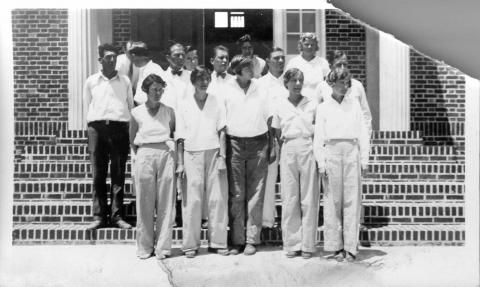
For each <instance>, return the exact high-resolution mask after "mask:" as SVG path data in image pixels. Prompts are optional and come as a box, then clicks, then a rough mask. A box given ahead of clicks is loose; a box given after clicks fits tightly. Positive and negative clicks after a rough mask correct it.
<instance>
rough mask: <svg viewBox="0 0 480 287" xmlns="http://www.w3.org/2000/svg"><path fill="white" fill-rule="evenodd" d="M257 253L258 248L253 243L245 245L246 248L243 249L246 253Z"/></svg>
mask: <svg viewBox="0 0 480 287" xmlns="http://www.w3.org/2000/svg"><path fill="white" fill-rule="evenodd" d="M255 253H257V248H255V246H254V245H252V244H247V245H245V250H243V254H244V255H253V254H255Z"/></svg>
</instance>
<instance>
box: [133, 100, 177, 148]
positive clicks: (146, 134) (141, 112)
mask: <svg viewBox="0 0 480 287" xmlns="http://www.w3.org/2000/svg"><path fill="white" fill-rule="evenodd" d="M132 117H133V119H134V120H135V121H136V122H137V124H138V131H137V134H136V135H135V139H134V141H133V143H134V144H135V145H138V146H140V145H142V144H147V143H161V142H166V141H168V140H171V137H170V134H171V130H170V127H171V126H175V122H174V121H175V115H174V113H173V109H172V108H170V107H167V106H165V105H160V107H159V108H158V111H157V113H156V114H155V115H154V116H152V115H151V114H150V113H149V112H148V108H147V106H146V105H145V104H141V105H139V106H137V107H135V108H134V109H132ZM172 122H173V123H172Z"/></svg>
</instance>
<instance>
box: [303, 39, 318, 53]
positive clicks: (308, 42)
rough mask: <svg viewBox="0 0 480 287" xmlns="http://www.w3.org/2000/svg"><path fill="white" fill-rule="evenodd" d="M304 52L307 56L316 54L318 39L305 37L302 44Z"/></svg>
mask: <svg viewBox="0 0 480 287" xmlns="http://www.w3.org/2000/svg"><path fill="white" fill-rule="evenodd" d="M301 45H302V46H301V49H302V54H303V55H305V56H312V55H315V52H316V51H317V41H316V40H314V39H305V40H304V41H302V44H301Z"/></svg>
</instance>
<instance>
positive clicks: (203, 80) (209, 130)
mask: <svg viewBox="0 0 480 287" xmlns="http://www.w3.org/2000/svg"><path fill="white" fill-rule="evenodd" d="M190 80H191V82H192V84H193V86H189V88H187V90H186V94H185V96H184V98H183V101H182V102H181V104H180V105H179V106H178V109H177V134H176V137H177V141H178V154H179V160H178V167H177V176H180V177H184V176H185V177H186V186H187V188H186V192H184V193H183V194H182V215H183V248H182V249H183V251H184V252H185V256H186V257H187V258H193V257H195V255H196V254H197V252H198V249H199V248H200V231H201V219H202V207H203V206H206V207H207V210H208V213H207V214H208V237H209V239H210V240H209V241H210V242H209V251H210V252H215V253H217V254H220V255H228V254H229V252H228V249H227V226H228V183H227V170H226V168H227V166H226V164H225V152H226V148H225V126H226V115H225V106H224V104H223V100H221V99H220V98H219V97H218V96H216V95H214V94H209V93H207V89H208V86H209V84H210V82H211V72H210V71H209V70H207V69H205V67H203V66H197V67H196V68H194V69H193V71H192V74H191V76H190ZM205 203H206V204H205Z"/></svg>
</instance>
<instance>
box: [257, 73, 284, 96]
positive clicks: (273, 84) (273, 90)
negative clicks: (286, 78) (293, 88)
mask: <svg viewBox="0 0 480 287" xmlns="http://www.w3.org/2000/svg"><path fill="white" fill-rule="evenodd" d="M258 85H259V86H260V88H261V89H263V90H265V91H266V93H267V96H268V98H269V100H270V101H271V102H272V103H273V104H274V103H275V102H276V101H277V99H281V98H282V99H283V98H286V97H288V90H287V88H286V87H285V84H284V82H283V75H281V76H280V77H278V78H277V77H275V76H274V75H272V73H270V72H268V73H267V74H266V75H264V76H263V77H261V78H260V79H258Z"/></svg>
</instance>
